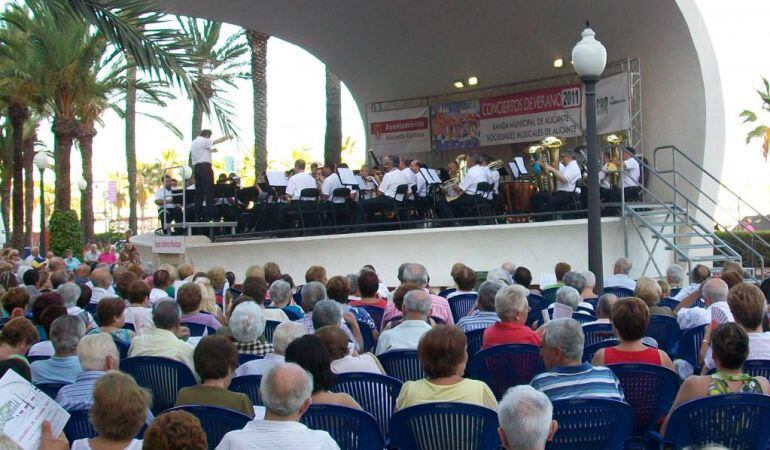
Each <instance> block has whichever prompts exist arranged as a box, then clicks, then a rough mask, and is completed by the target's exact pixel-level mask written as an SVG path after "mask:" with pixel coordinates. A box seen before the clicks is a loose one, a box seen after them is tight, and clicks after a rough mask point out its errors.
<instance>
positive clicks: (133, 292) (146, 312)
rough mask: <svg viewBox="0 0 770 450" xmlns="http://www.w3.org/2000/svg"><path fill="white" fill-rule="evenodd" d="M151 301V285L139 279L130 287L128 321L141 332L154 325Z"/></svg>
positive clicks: (126, 315) (127, 310)
mask: <svg viewBox="0 0 770 450" xmlns="http://www.w3.org/2000/svg"><path fill="white" fill-rule="evenodd" d="M149 301H150V287H149V286H147V283H145V282H144V281H142V280H139V279H137V280H136V281H134V282H132V283H131V285H130V286H129V287H128V303H129V306H128V308H126V313H125V319H126V323H130V324H132V325H133V326H134V330H135V331H136V332H137V333H140V332H141V331H142V329H143V328H144V327H154V326H155V325H154V324H153V323H152V310H151V309H150V308H149V307H148V304H149Z"/></svg>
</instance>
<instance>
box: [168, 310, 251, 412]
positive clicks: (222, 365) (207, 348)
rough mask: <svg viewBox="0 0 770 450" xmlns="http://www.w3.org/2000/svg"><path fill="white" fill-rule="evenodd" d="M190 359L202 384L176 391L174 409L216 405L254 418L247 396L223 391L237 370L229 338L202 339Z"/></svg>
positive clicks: (235, 353) (236, 358) (236, 356)
mask: <svg viewBox="0 0 770 450" xmlns="http://www.w3.org/2000/svg"><path fill="white" fill-rule="evenodd" d="M241 306H243V305H241ZM193 360H194V361H195V371H196V372H197V373H198V376H199V377H200V378H201V380H203V383H202V384H200V385H197V386H190V387H186V388H182V389H180V390H179V394H178V395H177V399H176V406H182V405H206V406H218V407H220V408H227V409H231V410H234V411H238V412H241V413H243V414H246V415H247V416H249V417H254V406H253V405H252V403H251V400H249V397H247V396H246V394H241V393H240V392H231V391H228V390H227V388H228V386H230V382H231V381H232V378H233V372H234V371H235V368H236V367H238V352H236V350H235V346H234V345H233V343H232V342H230V340H229V339H227V338H226V337H224V336H206V337H204V338H203V339H201V341H200V342H198V345H197V346H195V352H194V353H193Z"/></svg>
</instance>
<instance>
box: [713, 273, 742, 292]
mask: <svg viewBox="0 0 770 450" xmlns="http://www.w3.org/2000/svg"><path fill="white" fill-rule="evenodd" d="M719 279H721V280H722V281H724V282H725V283H726V284H727V288H728V289H732V288H733V286H737V285H739V284H741V283H743V275H741V274H739V273H738V272H735V271H733V270H728V271H727V272H722V273H721V274H720V275H719Z"/></svg>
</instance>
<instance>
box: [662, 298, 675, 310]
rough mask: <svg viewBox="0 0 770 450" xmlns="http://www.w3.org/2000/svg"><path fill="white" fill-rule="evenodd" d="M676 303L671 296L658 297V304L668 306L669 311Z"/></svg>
mask: <svg viewBox="0 0 770 450" xmlns="http://www.w3.org/2000/svg"><path fill="white" fill-rule="evenodd" d="M678 305H679V302H678V301H676V300H674V299H673V298H671V297H666V298H662V299H660V302H658V306H668V307H669V308H671V311H673V310H674V308H676V307H677V306H678Z"/></svg>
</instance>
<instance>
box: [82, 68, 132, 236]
mask: <svg viewBox="0 0 770 450" xmlns="http://www.w3.org/2000/svg"><path fill="white" fill-rule="evenodd" d="M128 62H129V67H128V69H127V70H126V173H127V174H128V228H130V229H131V230H132V231H133V232H134V233H138V230H137V219H136V66H135V65H134V64H133V60H132V59H131V58H130V57H128ZM89 188H91V186H90V183H89Z"/></svg>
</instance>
